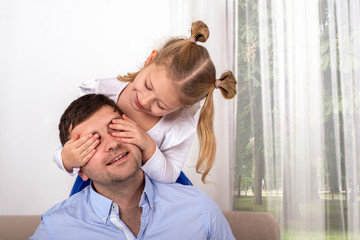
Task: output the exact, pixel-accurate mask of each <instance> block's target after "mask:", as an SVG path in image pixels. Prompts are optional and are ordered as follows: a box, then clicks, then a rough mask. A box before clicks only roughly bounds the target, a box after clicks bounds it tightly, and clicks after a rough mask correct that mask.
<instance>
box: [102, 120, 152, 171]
mask: <svg viewBox="0 0 360 240" xmlns="http://www.w3.org/2000/svg"><path fill="white" fill-rule="evenodd" d="M109 128H110V129H111V130H114V131H111V135H112V136H114V137H118V138H121V141H122V142H124V143H130V144H134V145H136V146H138V147H139V148H140V150H141V152H142V157H143V164H145V163H146V162H147V160H149V159H150V158H151V156H152V155H153V154H154V153H155V150H156V144H155V142H154V140H153V139H152V138H151V137H150V136H149V135H148V134H147V133H146V132H145V131H144V130H143V129H141V128H140V127H139V126H138V125H137V124H136V123H135V122H134V121H133V120H131V119H130V118H128V117H127V116H126V115H125V114H123V115H122V119H120V118H116V119H113V120H112V121H111V124H109Z"/></svg>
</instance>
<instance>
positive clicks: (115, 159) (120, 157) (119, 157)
mask: <svg viewBox="0 0 360 240" xmlns="http://www.w3.org/2000/svg"><path fill="white" fill-rule="evenodd" d="M128 154H129V152H126V153H124V154H121V155H120V156H118V157H116V158H114V159H113V160H112V161H111V162H109V163H108V164H106V165H107V166H108V165H111V164H113V163H115V162H117V161H119V160H120V159H122V158H123V157H125V156H127V155H128Z"/></svg>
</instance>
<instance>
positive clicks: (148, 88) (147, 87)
mask: <svg viewBox="0 0 360 240" xmlns="http://www.w3.org/2000/svg"><path fill="white" fill-rule="evenodd" d="M145 88H146V89H147V90H151V88H150V87H149V85H148V84H147V82H145Z"/></svg>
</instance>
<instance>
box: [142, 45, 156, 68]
mask: <svg viewBox="0 0 360 240" xmlns="http://www.w3.org/2000/svg"><path fill="white" fill-rule="evenodd" d="M157 54H158V51H157V50H156V49H154V50H153V51H152V52H151V54H150V56H149V57H148V58H147V59H146V61H145V66H147V65H148V64H149V63H150V62H151V61H152V60H153V59H154V58H155V57H156V56H157Z"/></svg>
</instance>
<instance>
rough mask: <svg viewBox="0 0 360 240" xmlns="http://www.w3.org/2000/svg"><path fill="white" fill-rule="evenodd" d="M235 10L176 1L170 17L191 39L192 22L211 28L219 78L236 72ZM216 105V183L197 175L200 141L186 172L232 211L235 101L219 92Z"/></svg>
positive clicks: (215, 0)
mask: <svg viewBox="0 0 360 240" xmlns="http://www.w3.org/2000/svg"><path fill="white" fill-rule="evenodd" d="M234 9H235V6H234V5H233V1H227V0H210V1H209V0H195V1H194V0H186V1H172V9H171V14H170V15H171V16H172V18H171V21H172V22H171V25H172V26H173V28H174V31H177V32H178V33H179V34H180V35H185V36H187V37H189V36H190V27H191V22H192V21H196V20H202V21H203V22H205V23H206V24H207V25H208V27H209V30H210V37H209V39H208V41H207V42H206V43H205V44H204V46H205V47H206V48H207V49H208V51H209V53H210V55H211V58H212V60H213V62H214V64H215V67H216V70H217V77H220V75H221V74H222V73H223V72H225V71H227V70H232V71H233V70H234V63H233V62H234V61H233V59H234V35H233V31H234V30H233V29H234V27H233V25H234ZM184 29H187V30H188V32H186V31H185V30H184ZM185 33H187V35H186V34H185ZM199 44H201V43H199ZM214 104H215V123H214V130H215V134H216V139H217V153H216V159H215V164H214V166H213V168H212V170H211V172H210V174H209V176H208V178H207V179H208V180H209V181H210V182H212V183H209V184H203V183H202V182H201V178H200V175H199V174H196V172H195V165H196V160H197V157H198V143H197V140H195V142H194V144H193V148H192V149H191V152H190V154H189V156H188V158H187V162H186V163H185V173H186V174H187V175H188V177H189V178H190V179H191V181H192V182H193V184H194V185H195V186H197V187H199V188H200V189H202V190H204V191H205V192H206V193H208V194H209V195H210V196H211V197H212V198H213V199H214V200H215V201H216V202H217V203H218V204H219V205H220V207H221V208H222V209H223V210H230V209H232V197H231V196H232V193H231V191H232V182H233V180H232V179H233V177H232V172H233V171H232V169H233V167H232V160H233V159H234V154H233V149H234V135H233V132H234V100H225V99H224V98H223V97H222V96H221V94H220V91H215V94H214Z"/></svg>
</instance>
